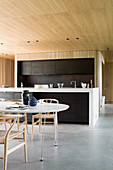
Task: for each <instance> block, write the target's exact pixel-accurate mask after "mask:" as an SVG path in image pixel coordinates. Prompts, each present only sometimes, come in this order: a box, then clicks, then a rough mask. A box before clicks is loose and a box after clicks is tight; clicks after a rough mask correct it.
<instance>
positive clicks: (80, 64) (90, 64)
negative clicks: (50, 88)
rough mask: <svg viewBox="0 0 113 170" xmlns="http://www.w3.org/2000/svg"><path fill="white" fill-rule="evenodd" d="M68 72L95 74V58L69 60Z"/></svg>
mask: <svg viewBox="0 0 113 170" xmlns="http://www.w3.org/2000/svg"><path fill="white" fill-rule="evenodd" d="M68 74H94V59H73V60H69V61H68Z"/></svg>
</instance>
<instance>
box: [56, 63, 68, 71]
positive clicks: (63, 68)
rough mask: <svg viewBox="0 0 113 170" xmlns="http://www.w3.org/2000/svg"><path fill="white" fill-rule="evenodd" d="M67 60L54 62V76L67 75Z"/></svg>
mask: <svg viewBox="0 0 113 170" xmlns="http://www.w3.org/2000/svg"><path fill="white" fill-rule="evenodd" d="M68 63H69V60H56V74H68V71H69V67H68Z"/></svg>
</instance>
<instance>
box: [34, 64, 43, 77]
mask: <svg viewBox="0 0 113 170" xmlns="http://www.w3.org/2000/svg"><path fill="white" fill-rule="evenodd" d="M43 74H44V61H32V75H43Z"/></svg>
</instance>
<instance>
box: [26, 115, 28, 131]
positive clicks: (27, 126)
mask: <svg viewBox="0 0 113 170" xmlns="http://www.w3.org/2000/svg"><path fill="white" fill-rule="evenodd" d="M25 124H26V130H27V134H28V124H27V114H26V113H25Z"/></svg>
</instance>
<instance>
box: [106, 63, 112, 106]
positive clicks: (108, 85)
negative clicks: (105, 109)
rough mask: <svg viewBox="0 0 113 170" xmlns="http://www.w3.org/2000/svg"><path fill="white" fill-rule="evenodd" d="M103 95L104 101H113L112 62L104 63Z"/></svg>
mask: <svg viewBox="0 0 113 170" xmlns="http://www.w3.org/2000/svg"><path fill="white" fill-rule="evenodd" d="M104 85H105V86H104V95H105V96H106V103H113V62H111V63H110V62H109V63H106V65H105V68H104Z"/></svg>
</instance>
